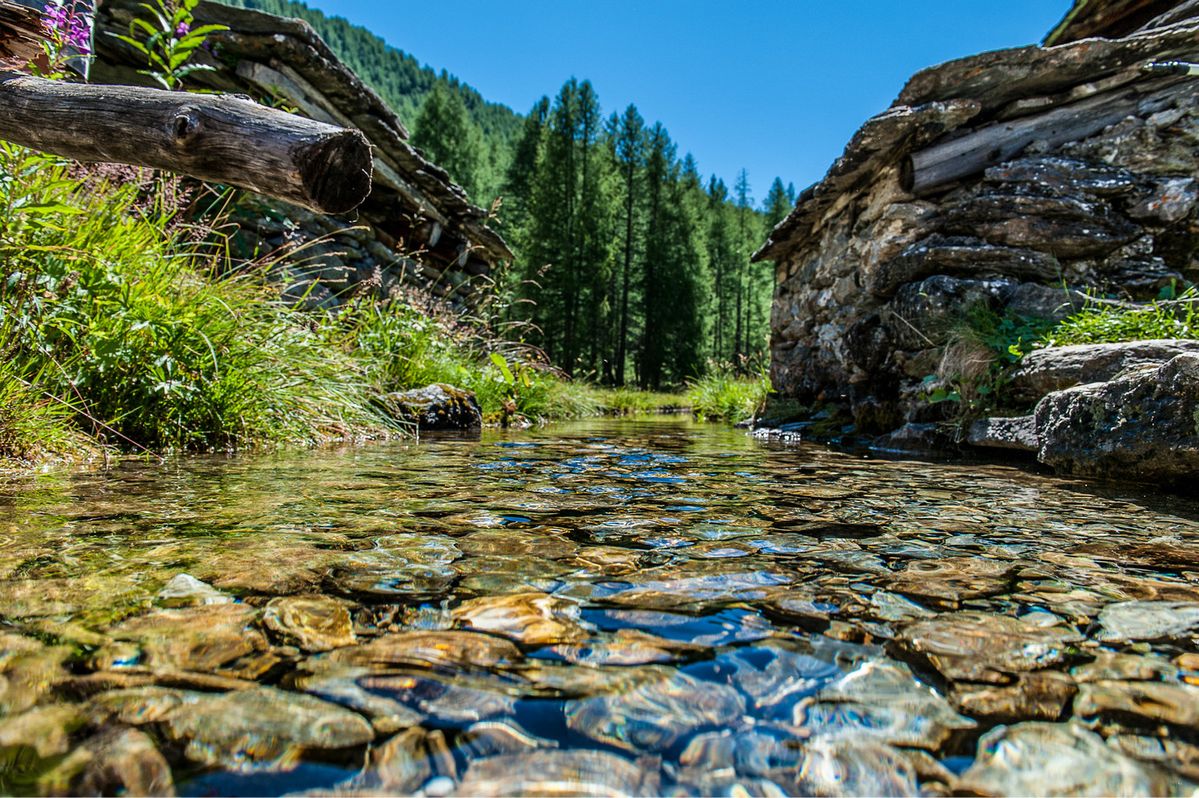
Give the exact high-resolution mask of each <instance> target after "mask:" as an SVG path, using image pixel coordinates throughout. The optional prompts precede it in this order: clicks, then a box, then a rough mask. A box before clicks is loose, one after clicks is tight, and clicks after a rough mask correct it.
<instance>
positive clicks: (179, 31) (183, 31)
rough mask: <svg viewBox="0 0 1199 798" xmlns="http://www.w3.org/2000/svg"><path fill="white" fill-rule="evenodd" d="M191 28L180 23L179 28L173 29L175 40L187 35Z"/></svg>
mask: <svg viewBox="0 0 1199 798" xmlns="http://www.w3.org/2000/svg"><path fill="white" fill-rule="evenodd" d="M191 30H192V26H191V25H188V24H187V23H186V22H180V23H179V27H177V28H175V38H176V39H182V38H183V37H184V36H186V35H187V34H189V33H191Z"/></svg>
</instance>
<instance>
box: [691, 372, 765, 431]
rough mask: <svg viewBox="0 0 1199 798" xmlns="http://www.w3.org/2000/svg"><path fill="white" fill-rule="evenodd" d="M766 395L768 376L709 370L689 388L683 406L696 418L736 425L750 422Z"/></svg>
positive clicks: (762, 373)
mask: <svg viewBox="0 0 1199 798" xmlns="http://www.w3.org/2000/svg"><path fill="white" fill-rule="evenodd" d="M769 394H770V375H769V374H767V373H766V372H765V371H763V372H761V373H759V374H757V375H753V376H743V375H739V374H737V373H736V372H735V371H734V370H733V369H732V368H730V367H727V366H725V367H723V368H713V369H711V370H709V372H708V373H707V374H706V375H705V376H703V377H701V378H699V379H698V380H695V381H694V382H692V383H691V384H690V386H689V387H688V390H687V402H688V404H690V406H691V409H692V411H693V412H694V413H695V415H696V417H697V418H699V419H701V420H705V421H727V422H730V423H733V424H736V423H738V422H741V421H745V420H747V419H750V418H753V417H754V415H756V414H757V413H758V412H759V411H760V410H761V409H762V407H763V405H764V404H765V403H766V397H767V396H768V395H769Z"/></svg>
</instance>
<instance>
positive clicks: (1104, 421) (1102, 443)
mask: <svg viewBox="0 0 1199 798" xmlns="http://www.w3.org/2000/svg"><path fill="white" fill-rule="evenodd" d="M1036 429H1037V435H1038V437H1039V438H1040V444H1041V450H1040V452H1039V453H1038V456H1037V457H1038V459H1039V460H1040V461H1041V462H1043V463H1045V464H1047V465H1050V466H1053V467H1054V468H1056V469H1058V470H1059V471H1062V472H1065V473H1072V474H1077V475H1082V476H1100V477H1119V478H1121V479H1137V480H1145V481H1156V482H1163V483H1172V482H1177V481H1178V480H1180V479H1182V478H1183V477H1186V476H1190V475H1193V474H1195V473H1199V353H1197V352H1192V353H1188V354H1181V355H1178V356H1177V357H1175V358H1173V359H1172V360H1170V361H1169V362H1168V363H1165V364H1164V365H1160V366H1157V367H1154V366H1152V365H1150V366H1141V367H1137V368H1133V369H1131V370H1129V371H1127V372H1125V373H1124V374H1122V375H1120V376H1118V377H1116V378H1115V379H1113V380H1111V381H1110V382H1105V383H1091V384H1088V385H1080V386H1077V387H1074V388H1068V389H1066V390H1064V391H1057V392H1055V393H1051V394H1050V395H1048V396H1046V397H1045V398H1044V399H1042V400H1041V402H1040V404H1038V405H1037V409H1036Z"/></svg>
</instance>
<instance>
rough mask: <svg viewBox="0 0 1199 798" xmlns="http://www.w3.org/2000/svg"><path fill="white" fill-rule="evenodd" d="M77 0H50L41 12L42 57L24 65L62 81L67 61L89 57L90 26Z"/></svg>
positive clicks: (66, 73) (39, 74)
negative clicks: (63, 0)
mask: <svg viewBox="0 0 1199 798" xmlns="http://www.w3.org/2000/svg"><path fill="white" fill-rule="evenodd" d="M85 8H86V6H84V7H81V4H80V2H79V0H70V2H69V3H68V2H61V0H50V2H48V3H47V4H46V8H45V11H43V12H42V31H43V33H44V37H43V39H42V57H41V58H39V59H35V60H34V61H33V62H32V63H30V64H29V65H28V68H29V70H30V71H31V72H32V73H33V74H35V75H38V76H39V77H43V78H47V79H50V80H62V79H64V78H66V77H67V76H68V75H69V74H70V72H69V70H68V64H69V63H70V62H71V61H73V60H76V59H79V60H82V61H84V62H86V61H87V60H88V59H90V58H91V57H92V27H91V23H90V22H89V21H88V18H87V15H86V13H85V10H84V9H85Z"/></svg>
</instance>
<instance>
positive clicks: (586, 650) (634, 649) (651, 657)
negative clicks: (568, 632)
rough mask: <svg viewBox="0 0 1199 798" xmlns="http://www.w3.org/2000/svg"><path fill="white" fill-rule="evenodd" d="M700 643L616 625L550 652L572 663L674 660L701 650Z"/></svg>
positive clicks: (604, 663)
mask: <svg viewBox="0 0 1199 798" xmlns="http://www.w3.org/2000/svg"><path fill="white" fill-rule="evenodd" d="M704 650H705V649H704V647H703V646H699V645H693V644H691V643H687V642H684V641H681V640H668V639H667V638H664V637H658V636H657V635H653V634H650V633H649V632H643V631H641V630H639V629H617V630H616V631H615V632H614V633H612V634H611V635H608V636H605V637H603V638H600V639H597V640H593V641H591V642H588V643H579V644H574V645H559V646H554V648H553V652H554V653H555V654H557V655H558V656H560V657H562V658H563V659H564V660H566V661H567V662H570V663H573V664H576V665H594V666H600V665H651V664H654V663H667V662H676V661H678V660H681V659H687V658H689V657H692V656H696V655H697V654H699V653H701V652H703V651H704Z"/></svg>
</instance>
